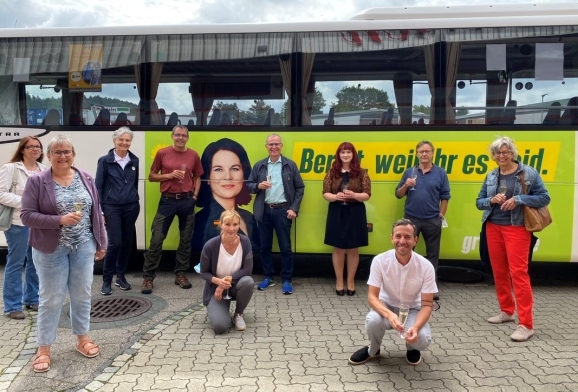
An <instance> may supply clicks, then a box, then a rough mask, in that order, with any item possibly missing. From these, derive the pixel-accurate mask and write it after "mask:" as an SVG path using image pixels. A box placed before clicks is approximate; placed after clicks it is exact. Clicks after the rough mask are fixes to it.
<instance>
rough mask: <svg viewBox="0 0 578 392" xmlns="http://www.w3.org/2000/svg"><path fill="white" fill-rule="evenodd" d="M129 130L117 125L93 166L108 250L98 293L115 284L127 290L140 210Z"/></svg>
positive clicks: (108, 289)
mask: <svg viewBox="0 0 578 392" xmlns="http://www.w3.org/2000/svg"><path fill="white" fill-rule="evenodd" d="M132 139H133V132H132V131H131V130H130V129H129V128H128V127H121V128H119V129H117V130H116V131H115V132H114V133H113V134H112V140H113V142H114V148H113V149H111V150H110V151H109V152H108V154H106V155H104V156H102V157H100V159H99V160H98V167H97V169H96V187H97V189H98V193H99V195H100V199H101V203H102V211H103V214H104V219H105V224H106V232H107V235H108V250H107V254H106V257H105V259H104V268H103V273H102V289H101V291H100V293H101V294H102V295H110V294H112V277H113V275H114V273H115V271H116V281H115V283H114V285H115V286H117V287H119V288H120V289H121V290H130V288H131V285H130V284H129V283H128V282H127V281H126V278H125V276H124V274H125V271H126V267H127V264H128V259H129V256H130V252H131V250H132V247H133V243H134V232H135V226H134V225H135V222H136V219H137V217H138V214H139V212H140V204H139V195H138V170H139V166H138V158H137V157H136V155H134V154H133V153H131V152H130V151H129V148H130V145H131V142H132Z"/></svg>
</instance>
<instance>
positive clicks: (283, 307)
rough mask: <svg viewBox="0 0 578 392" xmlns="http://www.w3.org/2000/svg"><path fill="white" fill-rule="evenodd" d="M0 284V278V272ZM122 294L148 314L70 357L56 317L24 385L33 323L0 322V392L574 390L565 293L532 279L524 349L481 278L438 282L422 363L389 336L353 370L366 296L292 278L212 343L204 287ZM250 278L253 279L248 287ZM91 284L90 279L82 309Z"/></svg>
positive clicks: (559, 284)
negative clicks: (239, 327) (499, 320)
mask: <svg viewBox="0 0 578 392" xmlns="http://www.w3.org/2000/svg"><path fill="white" fill-rule="evenodd" d="M0 272H1V274H0V275H2V276H3V267H0ZM127 278H128V280H129V282H131V283H132V284H133V286H134V289H133V290H131V291H127V292H121V291H120V290H118V289H115V290H114V292H113V297H117V298H122V297H123V296H124V297H126V296H132V297H145V298H146V299H148V300H149V301H150V302H151V303H152V306H151V308H150V309H149V310H148V311H147V312H146V313H144V314H142V315H140V316H137V317H134V318H133V319H129V320H124V321H119V322H109V323H93V324H92V325H91V336H92V338H93V339H94V340H95V341H96V342H97V343H98V344H99V345H100V348H101V354H100V355H99V356H98V357H96V358H93V359H87V358H84V357H82V356H81V355H80V354H79V353H77V352H76V351H75V349H74V342H75V338H74V336H72V334H71V330H70V327H69V326H68V319H67V316H66V312H63V316H62V322H61V325H60V328H59V331H58V338H57V341H56V342H55V344H54V345H53V346H52V368H51V369H50V371H49V372H47V373H42V374H35V373H34V372H33V371H32V367H31V358H32V356H33V354H34V353H35V350H36V325H35V320H36V315H35V314H34V313H27V317H26V319H25V320H22V321H16V320H11V319H9V318H8V317H6V316H4V317H0V390H2V391H4V390H6V391H14V392H16V391H27V392H28V391H99V392H104V391H115V392H120V391H138V390H152V391H217V390H218V391H220V392H221V391H410V390H411V391H578V356H577V355H576V349H577V347H578V334H577V333H576V327H575V319H576V316H575V315H576V304H577V303H578V290H577V289H576V287H577V286H576V282H575V279H574V281H570V280H566V279H564V276H562V277H553V276H551V275H549V274H542V275H541V276H537V277H534V278H533V283H534V295H535V299H534V302H535V308H534V312H535V324H536V326H535V332H536V335H535V336H534V337H532V338H531V339H530V340H529V341H527V342H522V343H516V342H513V341H511V340H510V338H509V335H510V334H511V333H512V332H513V330H514V328H515V324H514V323H508V324H502V325H491V324H489V323H487V321H486V319H487V318H488V317H490V316H493V315H495V314H497V312H498V307H497V302H496V298H495V293H494V287H493V285H492V282H491V279H490V278H489V277H487V276H483V279H482V280H481V281H477V282H474V283H465V284H464V283H449V282H440V297H441V299H440V301H439V303H440V305H441V308H440V309H439V310H438V311H436V312H435V313H434V314H433V317H432V320H431V325H432V332H433V343H432V344H431V346H430V348H429V350H428V351H424V352H423V353H422V354H423V362H422V363H421V364H419V365H418V366H416V367H414V366H410V365H408V364H407V363H406V360H405V346H404V344H403V343H402V340H401V338H400V337H399V336H398V334H396V333H394V332H392V331H389V332H386V336H385V337H384V340H383V345H382V347H381V356H380V357H379V358H378V359H375V360H372V361H369V362H367V363H366V364H363V365H359V366H351V365H349V364H348V362H347V360H348V358H349V356H350V355H351V354H352V353H353V352H355V351H356V350H357V349H359V348H360V347H362V346H363V345H366V344H367V343H368V342H367V339H366V336H365V328H364V320H365V315H366V313H367V311H368V305H367V300H366V295H367V286H366V285H365V281H364V280H361V279H360V280H358V281H357V283H356V284H357V287H356V289H357V295H356V296H354V297H347V296H345V297H338V296H336V295H335V291H334V286H333V280H332V278H331V277H330V276H327V277H308V278H307V277H297V278H296V279H295V280H294V287H295V293H294V294H293V295H283V294H282V293H281V287H280V286H281V285H280V284H277V285H276V286H274V287H272V288H270V289H269V290H267V291H257V290H256V291H255V293H254V296H253V299H252V302H251V304H250V305H249V307H248V309H247V310H246V311H245V320H246V323H247V330H246V331H244V332H236V331H231V332H230V333H228V334H225V335H219V336H215V335H214V333H213V332H212V330H211V328H210V326H209V324H208V321H207V317H206V310H205V309H204V307H203V306H202V305H201V304H200V303H201V292H202V288H203V285H204V282H203V281H202V279H201V277H200V276H199V275H196V274H194V273H193V274H191V275H190V279H191V281H192V283H193V288H192V289H190V290H183V289H181V288H179V287H178V286H175V285H174V282H173V280H174V276H173V274H172V273H171V272H160V273H159V275H158V277H157V279H156V280H155V290H154V293H153V294H152V295H149V296H144V295H141V294H140V290H138V288H139V287H140V283H141V277H140V274H139V273H138V272H134V273H130V274H129V275H128V277H127ZM260 278H261V276H259V275H256V276H255V280H256V281H259V280H260ZM100 286H101V277H100V276H95V280H94V284H93V295H94V298H95V299H96V298H100V297H101V295H100V293H99V291H100Z"/></svg>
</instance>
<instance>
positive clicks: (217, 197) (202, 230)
mask: <svg viewBox="0 0 578 392" xmlns="http://www.w3.org/2000/svg"><path fill="white" fill-rule="evenodd" d="M201 164H202V165H203V171H204V174H203V175H202V176H201V180H202V184H201V190H200V192H199V199H198V201H197V206H199V207H203V209H202V210H200V211H199V212H198V213H197V214H196V216H195V220H196V223H195V232H194V234H193V239H192V248H193V249H195V250H200V249H202V248H203V245H204V244H205V242H207V241H208V240H209V239H210V238H213V237H216V236H218V235H219V233H220V230H219V227H218V223H219V217H220V216H221V213H222V212H223V211H224V210H236V211H237V212H238V213H239V215H240V218H241V221H240V223H239V231H240V232H241V233H242V234H245V235H247V236H248V237H249V238H250V239H251V244H252V246H253V249H254V250H255V249H258V248H259V232H258V231H257V222H256V220H255V217H254V216H253V214H252V213H251V212H250V211H247V210H244V209H241V208H239V206H242V205H247V204H249V203H250V202H251V194H250V193H249V190H248V189H247V187H246V186H245V181H247V179H248V178H249V174H250V173H251V163H250V162H249V157H248V156H247V151H245V149H244V148H243V146H241V145H240V144H239V143H237V142H236V141H234V140H231V139H227V138H224V139H220V140H217V141H216V142H213V143H210V144H209V145H208V146H207V148H205V151H203V155H202V156H201Z"/></svg>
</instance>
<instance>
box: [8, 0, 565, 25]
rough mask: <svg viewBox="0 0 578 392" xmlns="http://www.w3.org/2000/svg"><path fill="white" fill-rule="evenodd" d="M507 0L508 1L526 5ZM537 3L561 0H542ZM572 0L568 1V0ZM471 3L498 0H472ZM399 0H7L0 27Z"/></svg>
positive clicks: (262, 13)
mask: <svg viewBox="0 0 578 392" xmlns="http://www.w3.org/2000/svg"><path fill="white" fill-rule="evenodd" d="M526 2H527V0H509V1H508V3H526ZM535 2H536V3H554V2H556V3H559V2H560V0H538V1H535ZM566 2H570V1H566ZM465 3H466V2H465V1H464V0H459V1H455V0H446V1H442V0H433V1H427V0H410V1H407V2H405V3H403V6H433V5H446V6H447V5H457V4H465ZM467 3H468V5H476V4H495V3H496V2H495V0H470V1H468V2H467ZM400 5H401V4H400V3H399V1H395V0H385V1H383V0H381V1H380V0H358V1H354V0H341V1H339V2H336V1H334V0H293V1H287V0H260V1H254V0H235V1H231V0H196V1H194V2H192V1H190V0H144V1H140V2H138V3H136V4H135V2H132V1H118V0H99V1H94V0H74V1H71V0H62V1H56V0H19V1H16V0H15V1H10V0H5V1H4V4H3V8H2V13H1V14H0V17H1V19H0V28H12V27H15V26H16V27H78V26H84V27H86V26H126V25H174V24H187V23H194V24H198V23H266V22H310V21H329V20H347V19H350V18H351V17H352V16H353V15H355V14H357V13H359V12H360V11H362V10H364V9H367V8H372V7H394V6H400Z"/></svg>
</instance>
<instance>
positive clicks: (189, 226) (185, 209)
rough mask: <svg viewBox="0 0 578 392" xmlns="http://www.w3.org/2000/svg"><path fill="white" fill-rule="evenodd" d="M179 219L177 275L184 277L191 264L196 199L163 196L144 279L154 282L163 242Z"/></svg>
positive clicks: (145, 263) (145, 266)
mask: <svg viewBox="0 0 578 392" xmlns="http://www.w3.org/2000/svg"><path fill="white" fill-rule="evenodd" d="M175 215H176V216H177V218H178V219H179V233H180V241H179V247H178V248H177V255H176V259H175V261H176V263H175V274H176V275H184V274H185V272H187V271H188V270H189V264H190V262H191V238H192V237H193V229H194V227H195V199H193V198H192V197H187V198H184V199H172V198H170V197H166V196H161V199H160V201H159V208H158V210H157V213H156V215H155V217H154V219H153V224H152V236H151V242H150V246H149V249H148V251H147V252H146V253H145V255H144V265H143V268H142V271H143V279H151V280H153V279H154V278H155V276H156V270H157V268H158V267H159V264H160V263H161V257H162V253H163V242H164V241H165V238H167V233H168V232H169V228H170V227H171V224H172V223H173V219H175Z"/></svg>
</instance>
